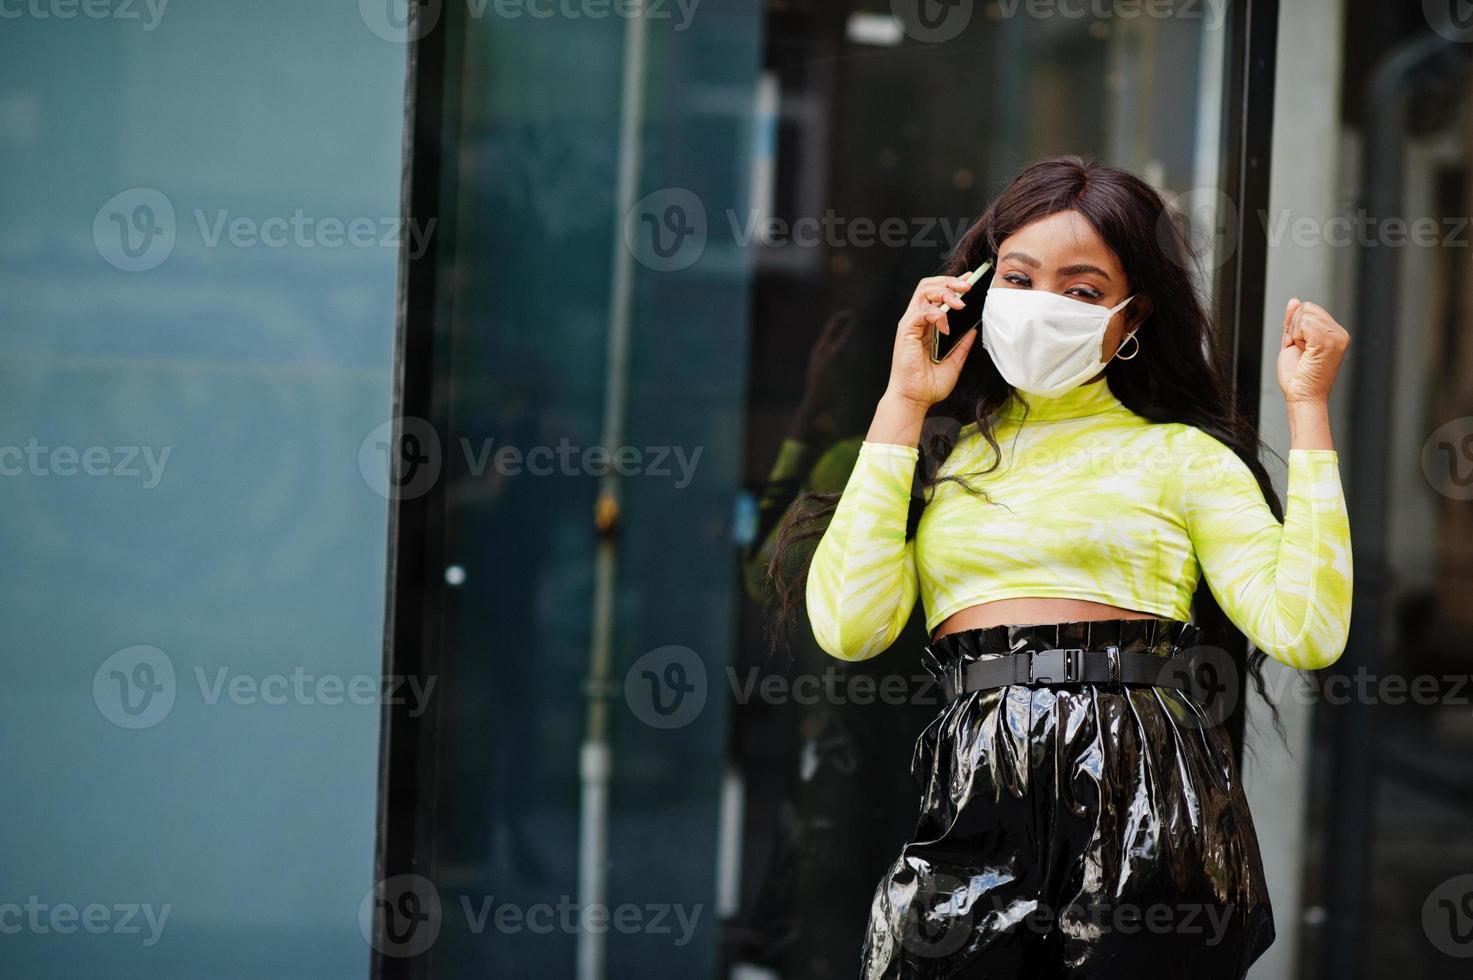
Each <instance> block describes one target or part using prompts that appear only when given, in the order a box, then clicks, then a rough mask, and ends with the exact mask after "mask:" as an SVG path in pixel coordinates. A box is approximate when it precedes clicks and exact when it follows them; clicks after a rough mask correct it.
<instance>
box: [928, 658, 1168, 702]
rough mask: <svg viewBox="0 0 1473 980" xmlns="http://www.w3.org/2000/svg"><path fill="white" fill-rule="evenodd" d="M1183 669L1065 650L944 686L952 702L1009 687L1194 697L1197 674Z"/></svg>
mask: <svg viewBox="0 0 1473 980" xmlns="http://www.w3.org/2000/svg"><path fill="white" fill-rule="evenodd" d="M1182 666H1183V665H1182V664H1181V663H1180V662H1179V661H1178V659H1177V658H1175V657H1162V656H1158V655H1156V654H1151V653H1125V652H1121V651H1120V650H1119V649H1118V648H1116V647H1107V648H1106V649H1104V650H1085V649H1083V648H1082V647H1061V648H1057V649H1051V650H1025V651H1022V652H1019V653H1006V654H1001V655H999V656H996V657H989V658H987V659H985V660H976V661H973V662H971V663H968V664H966V665H964V666H962V667H961V684H960V686H958V684H957V678H956V677H955V676H954V675H955V671H951V672H948V675H944V676H942V677H941V678H940V680H941V688H942V690H943V691H945V692H946V698H947V700H948V701H950V700H953V699H955V698H957V697H960V696H961V695H962V694H966V693H969V692H971V691H985V690H988V689H990V688H994V687H1006V686H1008V685H1009V684H1143V685H1146V686H1149V687H1173V688H1176V689H1177V690H1181V691H1190V687H1189V684H1190V681H1191V673H1190V671H1188V670H1183V669H1182Z"/></svg>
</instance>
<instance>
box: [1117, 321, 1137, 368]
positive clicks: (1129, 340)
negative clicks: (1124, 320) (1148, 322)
mask: <svg viewBox="0 0 1473 980" xmlns="http://www.w3.org/2000/svg"><path fill="white" fill-rule="evenodd" d="M1138 333H1140V328H1139V327H1137V328H1136V329H1135V330H1132V331H1131V332H1130V336H1128V337H1126V338H1125V339H1124V340H1123V341H1121V342H1120V347H1117V348H1115V356H1116V357H1118V358H1120V359H1121V360H1122V361H1128V360H1130V359H1131V358H1133V357H1135V356H1136V355H1137V354H1139V353H1140V352H1141V339H1140V338H1139V337H1137V336H1136V334H1138ZM1132 340H1133V341H1135V350H1133V351H1131V352H1130V357H1126V356H1125V355H1123V354H1121V353H1120V350H1121V348H1123V347H1124V346H1125V345H1126V344H1128V343H1130V342H1131V341H1132Z"/></svg>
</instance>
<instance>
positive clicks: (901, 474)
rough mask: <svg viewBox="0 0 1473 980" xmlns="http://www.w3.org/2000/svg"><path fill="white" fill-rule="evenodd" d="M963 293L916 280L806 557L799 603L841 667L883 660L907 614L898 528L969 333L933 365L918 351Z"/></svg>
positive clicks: (942, 283) (911, 559)
mask: <svg viewBox="0 0 1473 980" xmlns="http://www.w3.org/2000/svg"><path fill="white" fill-rule="evenodd" d="M968 286H969V284H968V283H967V281H966V280H965V279H961V278H958V277H954V276H933V277H931V278H928V279H923V280H921V283H920V285H919V286H917V287H916V291H915V294H914V295H913V296H912V298H911V302H910V306H909V308H907V310H906V311H905V314H904V316H902V317H901V320H900V324H899V328H898V330H897V332H896V338H895V351H894V356H893V358H892V361H891V366H890V384H889V386H888V387H887V388H886V390H885V396H884V397H883V398H881V399H880V404H879V406H878V407H877V408H876V410H875V417H874V420H873V421H872V422H871V423H870V428H869V432H868V433H867V434H866V436H865V440H864V442H863V443H862V444H861V445H860V449H859V456H858V459H857V460H856V461H855V464H854V470H853V472H852V473H850V475H849V481H848V483H846V484H845V486H844V492H843V493H842V494H841V495H840V497H839V503H838V505H837V507H836V508H835V510H834V514H833V518H832V519H831V520H830V521H829V526H828V528H827V529H826V530H825V531H824V534H823V538H822V539H821V540H820V541H819V543H818V547H817V548H816V549H815V551H814V553H813V561H812V563H811V564H810V566H809V569H808V584H807V589H806V601H807V606H808V619H809V622H810V624H811V625H812V628H813V636H814V639H816V640H817V641H818V645H819V646H820V647H822V648H823V650H824V651H825V652H827V653H828V654H829V655H830V656H833V657H837V658H839V659H840V660H867V659H869V658H870V657H873V656H876V655H877V654H879V653H882V652H884V651H885V650H886V649H887V648H889V646H890V645H891V644H892V643H894V642H895V639H896V637H898V636H899V635H900V631H901V630H902V629H904V628H905V624H906V621H907V620H909V619H910V614H911V611H912V610H913V609H914V608H915V602H916V596H917V594H918V592H919V582H918V578H917V574H916V562H915V541H914V540H913V539H912V540H907V538H906V534H905V529H906V523H907V518H908V516H909V513H910V499H911V492H912V487H913V484H914V480H915V469H916V461H917V460H918V459H919V458H920V450H919V449H918V448H917V443H919V442H920V433H921V424H922V422H923V421H924V420H925V416H926V412H927V411H928V410H929V408H930V406H931V405H933V404H935V403H936V402H938V401H940V400H941V399H942V398H945V397H946V396H947V395H948V394H950V392H951V389H952V388H953V387H954V386H955V385H956V379H957V375H958V374H959V372H960V370H961V365H962V363H963V362H964V361H965V360H966V357H967V354H968V352H969V351H970V350H971V347H972V344H973V343H974V342H975V341H976V331H972V332H971V333H970V334H968V335H967V337H965V338H963V339H962V340H961V341H959V342H958V343H957V345H956V347H955V348H954V349H953V350H952V352H951V354H950V355H948V357H947V358H946V360H944V361H943V362H942V363H940V364H932V363H931V361H930V356H929V354H928V353H927V351H926V344H925V339H926V333H927V329H928V327H929V325H931V324H935V325H936V327H937V329H940V330H942V331H943V332H946V331H948V326H947V324H946V318H945V314H944V310H943V304H947V305H950V306H951V307H952V308H958V307H963V306H965V305H966V303H965V301H963V300H962V299H961V295H960V294H962V293H964V292H966V290H967V288H968Z"/></svg>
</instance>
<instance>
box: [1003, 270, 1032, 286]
mask: <svg viewBox="0 0 1473 980" xmlns="http://www.w3.org/2000/svg"><path fill="white" fill-rule="evenodd" d="M1002 278H1003V281H1004V282H1010V283H1012V284H1013V285H1014V286H1024V287H1027V286H1031V285H1032V281H1031V280H1029V278H1028V277H1027V276H1025V275H1024V274H1023V273H1021V272H1008V273H1005V274H1004V275H1003V277H1002Z"/></svg>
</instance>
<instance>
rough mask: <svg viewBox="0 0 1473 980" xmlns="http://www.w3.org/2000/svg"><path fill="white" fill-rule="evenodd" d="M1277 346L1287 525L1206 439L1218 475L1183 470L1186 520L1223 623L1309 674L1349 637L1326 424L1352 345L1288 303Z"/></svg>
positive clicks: (1336, 480)
mask: <svg viewBox="0 0 1473 980" xmlns="http://www.w3.org/2000/svg"><path fill="white" fill-rule="evenodd" d="M1282 340H1283V342H1282V345H1281V347H1280V350H1279V359H1278V380H1279V387H1280V388H1281V389H1282V390H1283V393H1284V402H1285V407H1286V409H1287V411H1288V416H1289V433H1290V444H1289V475H1288V495H1287V496H1288V499H1287V501H1286V503H1285V507H1284V521H1283V524H1280V523H1279V522H1278V521H1277V520H1275V519H1274V517H1273V513H1272V512H1271V511H1270V510H1269V509H1268V504H1267V502H1266V501H1265V500H1264V499H1263V492H1262V490H1261V489H1260V488H1259V486H1258V482H1257V481H1256V480H1255V479H1254V478H1253V474H1252V472H1251V471H1250V470H1249V469H1248V467H1247V465H1246V464H1244V463H1243V461H1242V460H1241V459H1239V458H1238V457H1237V456H1236V454H1233V453H1232V451H1231V450H1228V449H1227V447H1225V446H1222V444H1221V443H1218V442H1216V440H1212V439H1211V437H1210V436H1205V434H1204V435H1203V436H1202V438H1204V439H1206V440H1209V441H1210V442H1211V443H1212V444H1213V446H1215V447H1216V448H1217V452H1216V465H1215V466H1213V467H1211V468H1210V469H1204V468H1201V467H1196V468H1193V469H1192V470H1190V471H1189V472H1190V473H1191V477H1190V478H1189V481H1188V485H1187V486H1186V487H1185V494H1184V497H1183V512H1184V514H1185V515H1186V519H1187V529H1188V533H1189V534H1190V535H1191V537H1192V543H1193V546H1194V548H1195V550H1196V552H1197V558H1198V561H1199V562H1200V564H1201V565H1202V571H1203V575H1204V577H1205V578H1206V579H1207V583H1208V587H1209V588H1210V589H1211V590H1212V593H1213V596H1214V597H1215V598H1216V599H1217V600H1218V603H1219V605H1221V606H1222V609H1223V612H1225V613H1226V614H1227V615H1228V617H1229V618H1230V619H1232V621H1233V622H1234V623H1235V624H1236V625H1237V626H1238V628H1239V629H1241V630H1243V632H1244V634H1245V635H1247V636H1248V638H1249V639H1251V640H1252V641H1253V643H1254V645H1255V646H1257V647H1258V648H1259V649H1261V650H1263V651H1264V652H1265V653H1267V654H1268V655H1269V656H1271V657H1273V658H1274V659H1276V660H1279V661H1281V662H1283V663H1286V664H1289V665H1290V666H1292V667H1303V668H1311V669H1314V668H1319V667H1326V666H1329V665H1330V664H1332V663H1334V662H1335V661H1336V660H1337V659H1338V658H1339V657H1340V654H1341V653H1342V652H1344V650H1345V643H1346V639H1347V637H1348V635H1349V631H1350V606H1351V592H1352V584H1353V582H1352V562H1351V549H1350V520H1349V515H1348V513H1347V511H1346V506H1345V495H1344V490H1343V488H1342V486H1341V483H1340V466H1339V455H1338V454H1337V453H1336V452H1335V448H1334V443H1333V441H1332V439H1331V435H1330V415H1329V397H1330V389H1331V387H1332V385H1333V384H1334V381H1335V375H1336V374H1337V373H1338V371H1339V369H1340V362H1341V361H1342V359H1343V358H1344V356H1345V350H1346V348H1347V347H1348V346H1349V343H1350V335H1349V334H1347V333H1346V332H1345V329H1344V328H1343V327H1341V326H1340V324H1338V323H1337V322H1335V319H1334V318H1333V317H1331V316H1330V314H1329V313H1327V312H1326V311H1325V310H1324V309H1323V308H1322V307H1320V306H1317V305H1315V304H1313V303H1301V302H1300V301H1299V300H1297V299H1295V300H1291V301H1290V302H1289V305H1288V308H1287V309H1286V310H1285V312H1284V333H1283V338H1282ZM1203 448H1204V449H1205V448H1207V447H1206V446H1203ZM1211 451H1212V450H1209V452H1211ZM1222 451H1226V453H1227V455H1225V456H1224V455H1222Z"/></svg>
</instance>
